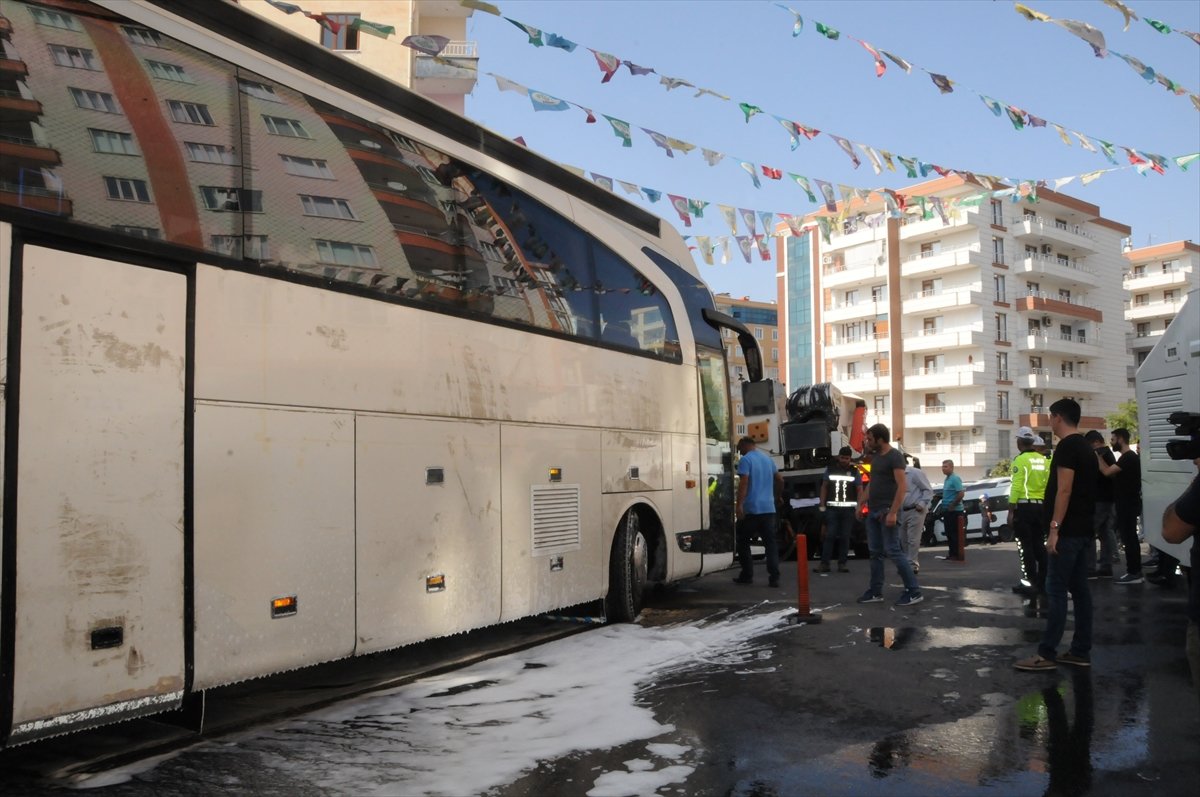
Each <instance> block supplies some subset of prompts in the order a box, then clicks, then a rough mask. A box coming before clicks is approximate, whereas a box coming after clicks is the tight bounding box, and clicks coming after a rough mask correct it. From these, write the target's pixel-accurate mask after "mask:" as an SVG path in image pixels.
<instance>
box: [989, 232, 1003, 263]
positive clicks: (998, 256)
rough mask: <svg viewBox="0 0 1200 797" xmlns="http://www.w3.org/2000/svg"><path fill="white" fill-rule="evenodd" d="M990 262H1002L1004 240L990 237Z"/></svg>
mask: <svg viewBox="0 0 1200 797" xmlns="http://www.w3.org/2000/svg"><path fill="white" fill-rule="evenodd" d="M992 262H993V263H1003V262H1004V239H1003V238H997V237H996V236H992Z"/></svg>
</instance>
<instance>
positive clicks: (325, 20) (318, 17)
mask: <svg viewBox="0 0 1200 797" xmlns="http://www.w3.org/2000/svg"><path fill="white" fill-rule="evenodd" d="M300 13H301V14H303V15H304V16H306V17H308V18H309V19H311V20H312V21H313V22H315V23H317V24H318V25H320V26H321V27H322V28H324V29H325V30H327V31H329V32H330V33H332V34H333V35H334V36H336V35H338V31H340V30H341V29H342V23H340V22H334V21H333V20H332V19H330V18H329V17H327V16H325V15H324V14H313V13H311V12H309V11H301V12H300Z"/></svg>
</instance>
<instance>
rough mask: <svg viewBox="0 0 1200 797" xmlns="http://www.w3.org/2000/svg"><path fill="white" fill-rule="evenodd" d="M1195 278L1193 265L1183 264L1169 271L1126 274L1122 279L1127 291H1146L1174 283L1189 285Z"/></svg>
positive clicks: (1122, 284) (1166, 286) (1122, 285)
mask: <svg viewBox="0 0 1200 797" xmlns="http://www.w3.org/2000/svg"><path fill="white" fill-rule="evenodd" d="M1193 280H1194V272H1193V271H1192V267H1191V266H1182V267H1180V268H1173V269H1169V270H1167V271H1155V272H1145V273H1141V274H1126V275H1125V277H1124V278H1123V279H1122V280H1121V287H1123V288H1124V289H1125V290H1127V291H1146V290H1150V289H1152V288H1170V287H1172V286H1174V285H1188V284H1191V283H1192V282H1193Z"/></svg>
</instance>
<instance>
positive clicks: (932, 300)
mask: <svg viewBox="0 0 1200 797" xmlns="http://www.w3.org/2000/svg"><path fill="white" fill-rule="evenodd" d="M982 301H983V286H982V285H980V284H979V283H978V282H976V283H973V284H971V285H961V286H957V287H954V288H942V289H941V290H934V291H918V292H917V293H913V294H910V295H909V296H908V298H906V299H905V300H904V303H903V305H902V310H901V312H902V313H903V314H904V315H909V314H913V313H921V314H926V313H930V312H934V311H937V310H949V309H951V308H954V307H973V306H975V305H977V304H980V303H981V302H982Z"/></svg>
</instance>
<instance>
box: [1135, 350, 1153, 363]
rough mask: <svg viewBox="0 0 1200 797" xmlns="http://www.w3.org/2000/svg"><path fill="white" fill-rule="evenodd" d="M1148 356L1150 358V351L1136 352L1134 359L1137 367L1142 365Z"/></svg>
mask: <svg viewBox="0 0 1200 797" xmlns="http://www.w3.org/2000/svg"><path fill="white" fill-rule="evenodd" d="M1149 356H1150V350H1149V349H1147V350H1146V351H1139V352H1138V353H1137V354H1136V355H1135V357H1136V359H1137V364H1138V365H1141V364H1142V363H1144V362H1146V358H1147V357H1149Z"/></svg>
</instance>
